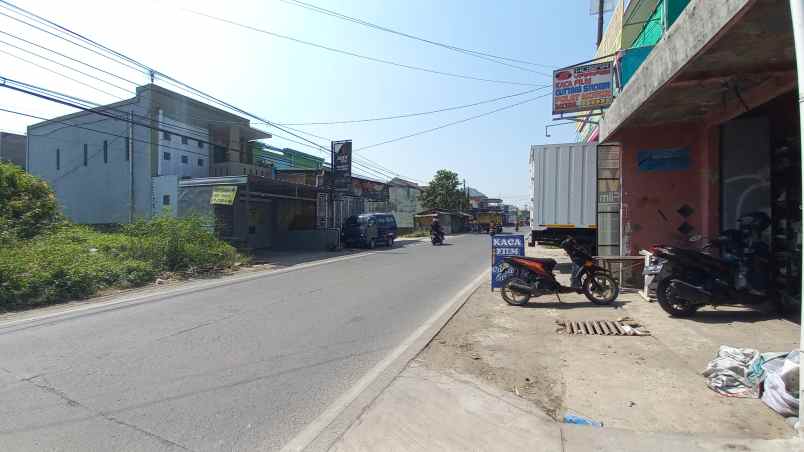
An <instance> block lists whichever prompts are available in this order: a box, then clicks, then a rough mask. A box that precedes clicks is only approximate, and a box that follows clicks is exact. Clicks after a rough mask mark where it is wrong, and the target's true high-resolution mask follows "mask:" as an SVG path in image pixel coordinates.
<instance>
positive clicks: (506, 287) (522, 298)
mask: <svg viewBox="0 0 804 452" xmlns="http://www.w3.org/2000/svg"><path fill="white" fill-rule="evenodd" d="M513 282H518V283H520V284H527V283H526V282H525V281H524V280H523V279H522V278H517V277H515V276H514V277H511V278H508V279H507V280H505V282H504V283H503V286H502V288H501V289H500V293H501V294H502V297H503V300H505V302H506V303H508V304H510V305H511V306H522V305H523V304H525V303H527V302H528V301H529V300H530V294H527V293H522V292H517V291H515V290H512V289H511V287H510V284H511V283H513Z"/></svg>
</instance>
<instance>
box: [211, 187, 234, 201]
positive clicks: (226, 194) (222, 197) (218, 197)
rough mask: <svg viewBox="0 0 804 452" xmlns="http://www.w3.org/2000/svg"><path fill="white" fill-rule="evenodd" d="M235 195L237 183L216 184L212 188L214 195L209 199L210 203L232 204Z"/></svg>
mask: <svg viewBox="0 0 804 452" xmlns="http://www.w3.org/2000/svg"><path fill="white" fill-rule="evenodd" d="M235 196H237V186H236V185H216V186H215V188H213V189H212V197H211V198H210V199H209V203H210V204H221V205H225V206H231V205H232V204H234V200H235Z"/></svg>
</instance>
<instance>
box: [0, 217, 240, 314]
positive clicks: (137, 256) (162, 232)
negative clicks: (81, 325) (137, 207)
mask: <svg viewBox="0 0 804 452" xmlns="http://www.w3.org/2000/svg"><path fill="white" fill-rule="evenodd" d="M121 229H122V230H121V232H119V233H102V232H98V231H96V230H93V229H92V228H89V227H86V226H78V225H71V224H66V223H63V224H58V225H55V226H52V227H51V228H50V230H49V231H47V232H45V233H42V234H40V235H39V236H37V237H34V238H32V239H29V240H19V239H15V240H14V241H11V242H8V243H7V244H6V245H4V246H0V309H20V308H25V307H31V306H36V305H42V304H49V303H56V302H60V301H67V300H70V299H80V298H86V297H89V296H92V295H94V294H95V293H97V291H98V290H99V289H103V288H108V287H134V286H140V285H143V284H146V283H148V282H150V281H153V280H154V279H155V278H156V277H157V275H158V274H159V273H161V272H164V271H190V272H195V271H208V270H216V269H223V268H227V267H231V266H232V265H234V263H235V262H237V261H238V260H240V256H239V255H238V254H237V252H236V251H235V249H234V248H232V247H231V246H230V245H228V244H226V243H224V242H222V241H220V240H218V239H216V238H215V237H214V236H213V234H212V232H210V231H211V229H210V228H209V227H208V222H206V221H205V220H204V219H202V218H198V217H194V218H186V219H177V218H171V217H167V216H160V217H156V218H154V219H152V220H147V221H145V220H144V221H139V222H136V223H134V224H131V225H127V226H125V227H123V228H121Z"/></svg>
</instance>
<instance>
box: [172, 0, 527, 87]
mask: <svg viewBox="0 0 804 452" xmlns="http://www.w3.org/2000/svg"><path fill="white" fill-rule="evenodd" d="M184 11H187V12H189V13H191V14H195V15H198V16H202V17H206V18H207V19H211V20H215V21H218V22H223V23H227V24H229V25H234V26H236V27H241V28H245V29H247V30H251V31H255V32H258V33H263V34H266V35H269V36H273V37H275V38H281V39H286V40H288V41H293V42H296V43H298V44H304V45H308V46H312V47H316V48H319V49H323V50H328V51H330V52H335V53H339V54H342V55H349V56H353V57H355V58H361V59H364V60H368V61H373V62H375V63H382V64H388V65H391V66H397V67H402V68H406V69H410V70H414V71H421V72H429V73H431V74H438V75H444V76H447V77H456V78H462V79H466V80H475V81H479V82H489V83H501V84H506V85H519V86H537V85H536V84H534V83H526V82H515V81H510V80H494V79H488V78H482V77H475V76H472V75H463V74H456V73H453V72H444V71H439V70H436V69H429V68H425V67H421V66H413V65H410V64H403V63H397V62H395V61H391V60H385V59H382V58H375V57H371V56H367V55H362V54H359V53H355V52H350V51H348V50H341V49H336V48H334V47H329V46H325V45H323V44H318V43H315V42H311V41H305V40H303V39H299V38H294V37H292V36H288V35H283V34H279V33H275V32H273V31H269V30H265V29H262V28H257V27H253V26H251V25H246V24H243V23H240V22H235V21H233V20H229V19H224V18H222V17H217V16H212V15H210V14H206V13H202V12H199V11H195V10H191V9H184Z"/></svg>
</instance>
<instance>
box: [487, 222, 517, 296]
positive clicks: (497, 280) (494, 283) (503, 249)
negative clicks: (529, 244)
mask: <svg viewBox="0 0 804 452" xmlns="http://www.w3.org/2000/svg"><path fill="white" fill-rule="evenodd" d="M524 255H525V236H524V235H521V234H520V235H513V234H512V235H508V234H505V235H501V234H500V235H495V236H494V237H492V238H491V290H494V289H499V288H500V287H502V285H503V282H504V281H505V278H506V277H508V272H507V271H506V272H503V271H502V269H501V268H500V265H502V262H503V259H505V258H506V257H508V256H524Z"/></svg>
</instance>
